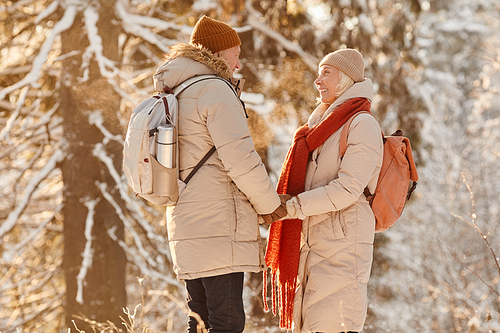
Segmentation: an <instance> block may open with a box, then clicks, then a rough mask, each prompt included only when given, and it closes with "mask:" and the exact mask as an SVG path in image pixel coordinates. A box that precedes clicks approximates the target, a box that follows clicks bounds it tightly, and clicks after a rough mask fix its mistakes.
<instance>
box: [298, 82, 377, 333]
mask: <svg viewBox="0 0 500 333" xmlns="http://www.w3.org/2000/svg"><path fill="white" fill-rule="evenodd" d="M372 95H373V87H372V83H371V81H370V80H369V79H365V81H363V82H360V83H355V84H354V86H352V87H351V88H350V89H349V90H347V91H346V92H345V93H344V94H342V95H341V96H340V97H339V99H337V100H336V101H335V102H334V104H332V105H331V106H330V107H329V108H328V105H325V104H323V105H320V106H318V108H317V109H316V110H315V111H314V112H313V113H312V114H311V116H310V117H309V121H308V124H309V127H313V126H314V125H316V124H317V123H319V122H320V121H321V120H322V119H324V118H325V117H326V116H327V115H328V114H329V113H330V112H332V111H333V110H334V109H335V108H336V107H337V106H338V105H340V104H342V103H343V102H345V101H347V100H349V99H351V98H355V97H366V98H368V99H369V100H372ZM327 108H328V109H327ZM325 109H327V110H326V112H325ZM341 131H342V127H341V128H340V129H339V130H337V131H336V132H335V133H333V134H332V135H331V136H330V137H329V138H328V139H327V140H326V141H325V142H324V144H323V145H322V146H320V147H319V148H317V149H316V150H314V151H313V153H312V159H311V160H310V161H309V164H308V166H307V172H306V181H305V192H303V193H301V194H299V195H298V198H299V201H300V204H301V207H302V212H303V213H304V215H306V218H305V220H304V221H303V223H302V240H301V253H300V264H299V281H300V282H299V283H300V286H299V288H298V292H297V293H296V296H295V301H294V331H299V332H335V333H338V332H347V331H361V330H362V329H363V325H364V322H365V318H366V310H367V283H368V279H369V277H370V270H371V264H372V257H373V240H374V232H375V218H374V216H373V213H372V210H371V208H370V206H369V204H368V202H367V201H366V198H365V196H364V194H363V190H364V188H365V186H368V188H369V189H370V191H371V192H372V193H373V192H374V190H375V187H376V184H377V179H378V175H379V172H380V167H381V165H382V152H383V150H382V149H383V143H382V135H381V130H380V127H379V124H378V122H377V121H376V120H375V118H373V117H372V116H371V115H368V114H361V115H359V116H357V117H356V118H354V120H353V122H352V124H351V126H350V128H349V132H348V142H347V144H348V146H347V151H346V153H345V155H344V157H343V159H342V160H341V159H340V156H339V154H340V153H339V141H340V133H341Z"/></svg>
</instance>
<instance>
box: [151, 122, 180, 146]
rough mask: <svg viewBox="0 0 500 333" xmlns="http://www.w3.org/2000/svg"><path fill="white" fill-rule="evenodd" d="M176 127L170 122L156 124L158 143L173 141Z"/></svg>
mask: <svg viewBox="0 0 500 333" xmlns="http://www.w3.org/2000/svg"><path fill="white" fill-rule="evenodd" d="M175 133H176V129H175V127H174V125H172V124H161V125H160V126H158V133H157V136H156V142H158V143H164V144H165V143H167V144H168V143H174V142H175V139H176V138H175Z"/></svg>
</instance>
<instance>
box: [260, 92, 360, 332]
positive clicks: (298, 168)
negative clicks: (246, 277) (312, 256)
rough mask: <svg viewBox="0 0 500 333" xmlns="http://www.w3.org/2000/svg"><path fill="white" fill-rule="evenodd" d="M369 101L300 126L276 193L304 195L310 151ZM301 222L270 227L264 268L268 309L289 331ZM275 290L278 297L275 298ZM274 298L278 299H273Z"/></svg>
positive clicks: (348, 105) (350, 102)
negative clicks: (270, 297) (269, 301)
mask: <svg viewBox="0 0 500 333" xmlns="http://www.w3.org/2000/svg"><path fill="white" fill-rule="evenodd" d="M369 110H370V102H369V101H368V100H367V99H366V98H354V99H351V100H348V101H347V102H345V103H343V104H341V105H340V106H338V107H337V108H336V109H335V110H334V111H333V112H332V113H331V114H329V115H328V116H327V117H326V118H325V119H324V120H323V121H322V122H320V123H319V124H317V125H316V126H314V127H313V128H309V127H308V125H307V124H305V125H304V126H302V127H300V128H299V129H298V130H297V131H296V132H295V135H294V138H293V143H292V146H291V147H290V149H289V150H288V154H287V156H286V159H285V162H284V163H283V169H282V170H281V175H280V178H279V182H278V188H277V192H278V193H279V194H290V195H292V196H295V195H297V194H299V193H302V192H304V187H305V179H306V169H307V163H308V161H309V158H310V156H311V152H312V151H314V150H315V149H316V148H318V147H319V146H321V145H322V144H323V143H324V142H325V141H326V139H328V138H329V137H330V136H331V135H332V134H333V133H335V132H336V131H337V130H338V129H339V128H340V127H341V126H342V125H343V124H344V123H345V122H346V121H347V120H348V119H349V118H350V117H351V116H352V115H354V114H355V113H357V112H359V111H369ZM301 230H302V220H298V219H293V220H283V221H277V222H274V223H273V224H272V225H271V228H270V234H269V240H268V244H267V252H266V265H267V266H268V267H270V268H271V279H272V282H271V286H272V307H273V314H274V315H276V302H278V304H279V314H280V327H281V328H286V329H291V328H292V321H293V300H294V296H295V290H296V288H297V274H298V269H299V257H300V233H301ZM276 288H277V289H278V291H277V292H278V295H276ZM266 289H267V271H264V283H263V297H264V308H265V310H266V311H269V309H268V306H267V301H266ZM276 297H278V299H276Z"/></svg>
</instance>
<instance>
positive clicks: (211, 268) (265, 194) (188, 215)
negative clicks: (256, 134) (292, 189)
mask: <svg viewBox="0 0 500 333" xmlns="http://www.w3.org/2000/svg"><path fill="white" fill-rule="evenodd" d="M203 74H217V75H219V76H221V77H223V78H226V79H228V80H231V79H232V73H231V72H230V69H229V66H228V64H227V62H226V61H225V60H223V59H222V58H219V57H215V56H214V55H213V54H212V53H211V52H210V51H208V50H206V49H201V48H197V47H195V46H192V45H189V44H177V45H175V46H173V47H172V48H171V52H170V53H169V54H168V55H167V61H166V63H164V64H163V65H162V66H161V67H160V68H159V69H158V70H157V72H156V73H155V75H154V80H155V88H156V90H157V91H163V88H164V87H170V88H173V87H175V86H177V85H179V84H180V83H182V82H183V81H185V80H187V79H189V78H191V77H193V76H195V75H203ZM178 101H179V129H178V133H179V168H180V177H181V179H185V178H186V177H187V175H188V174H189V172H190V171H191V170H192V169H193V167H194V166H195V165H196V164H197V163H198V162H199V161H200V160H201V158H202V157H203V156H204V155H205V154H206V153H207V152H208V151H209V150H210V148H211V147H212V146H213V145H215V146H216V148H217V151H216V152H215V153H214V154H213V155H212V156H211V157H210V158H209V159H208V161H207V162H205V164H204V165H203V166H202V167H201V168H200V169H199V170H198V172H197V173H196V174H195V175H194V177H193V178H192V179H191V180H190V182H189V184H188V185H187V187H186V188H185V189H184V191H183V192H182V193H181V195H180V197H179V201H178V203H177V204H176V205H175V206H174V207H168V208H167V226H168V238H169V244H170V252H171V254H172V260H173V265H174V271H175V273H176V274H177V278H178V279H179V280H183V279H194V278H200V277H207V276H214V275H220V274H226V273H232V272H242V271H251V272H258V271H259V270H261V269H262V266H261V256H260V248H259V239H260V234H259V225H258V222H257V214H269V213H272V212H273V211H274V210H275V209H276V208H277V207H278V206H279V205H280V199H279V197H278V195H277V194H276V191H275V189H274V187H273V185H272V184H271V181H270V180H269V177H268V175H267V172H266V169H265V167H264V165H263V164H262V161H261V158H260V157H259V155H258V154H257V152H256V151H255V150H254V145H253V141H252V137H251V136H250V131H249V129H248V124H247V120H246V117H245V111H244V108H243V106H242V103H241V102H240V100H239V99H238V97H237V96H236V95H235V93H234V91H233V90H232V89H231V88H230V87H229V86H228V85H227V84H226V83H225V82H223V81H222V80H218V79H213V80H205V81H201V82H198V83H195V84H194V85H192V86H191V87H189V88H187V89H186V90H185V91H183V92H182V93H181V94H179V95H178Z"/></svg>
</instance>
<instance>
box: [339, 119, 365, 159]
mask: <svg viewBox="0 0 500 333" xmlns="http://www.w3.org/2000/svg"><path fill="white" fill-rule="evenodd" d="M362 113H368V114H370V113H369V112H366V111H360V112H358V113H356V114H354V115H352V116H351V118H349V119H348V120H347V121H346V122H345V124H344V127H342V132H340V158H342V157H344V155H345V152H346V150H347V132H349V126H351V123H352V121H353V120H354V118H356V117H357V116H358V115H360V114H362Z"/></svg>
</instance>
